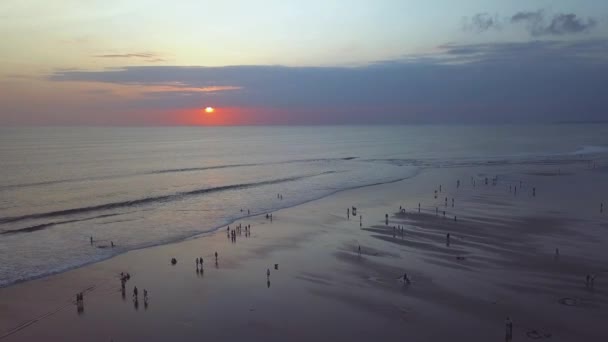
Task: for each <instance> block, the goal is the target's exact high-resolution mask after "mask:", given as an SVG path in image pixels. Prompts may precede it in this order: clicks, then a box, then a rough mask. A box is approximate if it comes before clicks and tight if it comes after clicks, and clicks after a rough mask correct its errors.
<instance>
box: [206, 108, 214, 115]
mask: <svg viewBox="0 0 608 342" xmlns="http://www.w3.org/2000/svg"><path fill="white" fill-rule="evenodd" d="M213 112H215V108H213V107H207V108H205V113H209V114H210V113H213Z"/></svg>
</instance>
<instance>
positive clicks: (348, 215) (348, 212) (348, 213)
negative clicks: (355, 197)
mask: <svg viewBox="0 0 608 342" xmlns="http://www.w3.org/2000/svg"><path fill="white" fill-rule="evenodd" d="M346 219H347V220H350V208H346Z"/></svg>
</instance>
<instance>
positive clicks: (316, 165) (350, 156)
mask: <svg viewBox="0 0 608 342" xmlns="http://www.w3.org/2000/svg"><path fill="white" fill-rule="evenodd" d="M607 152H608V125H531V126H522V125H514V126H509V125H502V126H482V125H479V126H372V127H362V126H353V127H348V126H330V127H221V128H217V127H213V128H210V127H208V128H175V127H173V128H83V127H72V128H50V127H49V128H0V165H1V167H0V286H6V285H8V284H11V283H13V282H16V281H21V280H26V279H31V278H35V277H40V276H44V275H47V274H51V273H55V272H60V271H63V270H66V269H70V268H73V267H77V266H81V265H84V264H87V263H90V262H94V261H97V260H102V259H105V258H108V257H111V256H113V255H115V254H118V253H122V252H125V251H127V250H130V249H134V248H141V247H145V246H151V245H155V244H160V243H166V242H171V241H176V240H180V239H184V238H187V237H190V236H193V235H197V234H200V233H204V232H210V231H213V230H215V229H218V228H220V227H222V226H224V225H226V224H229V223H230V222H233V221H234V220H237V219H239V218H240V217H243V216H245V215H246V214H247V209H249V210H250V211H251V214H257V213H264V212H269V211H273V210H276V209H279V208H284V207H289V206H293V205H297V204H300V203H303V202H306V201H310V200H313V199H318V198H321V197H323V196H327V195H329V194H332V193H334V192H336V191H340V190H344V189H349V188H354V187H360V186H365V185H371V184H378V183H386V182H392V181H396V180H400V179H405V178H409V177H415V176H416V174H417V173H418V172H419V171H420V170H421V169H422V168H432V167H458V166H463V165H471V164H487V163H493V164H517V163H522V164H528V163H551V162H556V161H557V162H559V161H562V160H569V159H575V158H581V156H583V155H584V156H593V155H605V154H606V153H607ZM277 193H281V194H283V200H279V199H277ZM241 209H243V211H241ZM90 236H93V237H94V239H95V240H96V246H97V247H99V248H91V246H90V245H89V243H88V241H89V237H90ZM110 241H114V243H115V244H116V245H117V246H116V248H114V249H112V248H103V247H105V246H107V245H109V243H110Z"/></svg>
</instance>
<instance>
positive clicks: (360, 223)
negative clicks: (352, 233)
mask: <svg viewBox="0 0 608 342" xmlns="http://www.w3.org/2000/svg"><path fill="white" fill-rule="evenodd" d="M359 227H363V215H359Z"/></svg>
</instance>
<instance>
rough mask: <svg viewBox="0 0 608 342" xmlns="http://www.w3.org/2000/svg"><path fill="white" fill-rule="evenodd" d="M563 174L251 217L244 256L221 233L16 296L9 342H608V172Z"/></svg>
mask: <svg viewBox="0 0 608 342" xmlns="http://www.w3.org/2000/svg"><path fill="white" fill-rule="evenodd" d="M559 168H560V170H559V172H557V175H556V166H554V165H533V166H522V165H517V166H510V167H495V166H492V167H478V168H464V167H463V168H452V169H429V170H423V171H422V172H421V174H420V175H418V176H417V177H414V178H412V179H408V180H405V181H401V182H397V183H392V184H385V185H380V186H373V187H367V188H361V189H356V190H350V191H345V192H341V193H338V194H335V195H333V196H330V197H327V198H324V199H321V200H318V201H314V202H310V203H307V204H304V205H300V206H297V207H294V208H289V209H284V210H280V211H277V212H274V213H273V222H272V223H271V222H270V221H269V220H266V219H265V218H264V217H263V216H261V217H251V218H247V219H244V220H242V221H241V223H242V224H243V225H246V224H251V226H252V232H251V236H248V237H247V236H246V235H245V233H244V232H243V233H242V234H241V235H238V236H237V240H236V243H232V242H231V241H230V239H229V238H228V237H227V235H226V232H225V230H220V231H218V232H216V233H214V234H211V235H208V236H204V237H200V238H193V239H190V240H187V241H184V242H180V243H176V244H170V245H165V246H159V247H153V248H148V249H142V250H137V251H132V252H129V253H126V254H123V255H120V256H118V257H115V258H113V259H110V260H107V261H104V262H100V263H97V264H93V265H90V266H87V267H83V268H80V269H76V270H72V271H69V272H65V273H62V274H58V275H54V276H50V277H47V278H43V279H37V280H33V281H29V282H25V283H21V284H17V285H13V286H10V287H7V288H2V289H0V341H2V342H4V341H38V340H47V341H83V340H87V341H135V340H141V341H167V340H187V341H190V340H192V341H194V340H197V341H198V340H201V339H205V340H222V341H223V340H248V341H251V340H255V341H257V340H260V341H261V340H264V341H285V340H292V341H309V340H313V339H315V340H323V341H325V340H333V341H367V340H370V339H375V340H381V341H403V340H405V339H407V340H410V341H448V340H454V341H502V340H504V339H505V324H504V321H505V318H506V317H507V316H509V317H511V319H512V320H513V322H514V331H513V335H514V336H513V340H514V341H525V340H548V341H606V340H608V328H607V327H606V324H605V322H606V317H608V263H606V260H608V251H607V250H606V248H605V247H606V246H608V244H607V243H608V231H607V230H606V229H607V228H606V227H607V222H608V213H606V212H604V213H600V212H599V203H600V202H602V201H604V203H606V202H607V201H605V200H604V199H603V197H604V196H606V195H605V194H606V193H608V189H605V187H606V184H608V173H606V171H602V170H603V169H594V170H590V169H588V168H587V167H586V165H583V164H582V163H581V164H577V163H573V164H571V165H560V166H559ZM496 175H498V182H497V185H496V186H493V185H492V182H491V181H489V185H484V179H485V177H488V178H490V179H491V178H493V177H494V176H496ZM471 177H474V179H475V181H476V186H475V187H473V185H472V183H471ZM458 179H459V180H460V181H461V184H460V187H459V188H457V187H456V182H457V180H458ZM520 181H522V184H521V186H520V183H519V182H520ZM439 184H441V185H442V192H441V193H438V198H437V199H434V197H433V191H434V190H436V189H437V190H438V189H439ZM509 186H512V187H514V186H517V187H518V190H517V194H515V193H514V192H513V191H511V192H510V191H509ZM532 187H535V188H536V196H532ZM602 187H604V188H602ZM272 195H275V194H269V196H272ZM446 196H447V197H448V205H447V207H446V206H445V197H446ZM452 198H454V199H455V201H454V202H455V205H454V207H452V205H451V204H452V202H451V200H452ZM419 202H420V203H421V211H420V213H419V212H418V203H419ZM605 205H606V204H605ZM351 206H356V207H357V209H358V214H361V215H362V216H363V225H362V227H360V226H359V218H358V217H357V218H352V217H351V219H350V220H347V219H346V208H349V207H351ZM399 206H403V207H405V213H401V212H399ZM436 208H438V211H439V214H438V215H436ZM444 210H445V211H446V214H445V218H444V217H443V211H444ZM385 214H389V223H388V225H386V224H385V221H384V220H385ZM454 216H457V220H456V221H454ZM393 226H401V227H403V234H401V230H400V229H399V230H397V233H396V234H395V235H394V229H393ZM447 233H450V236H451V238H450V244H449V246H448V245H446V234H447ZM83 243H88V241H83ZM358 246H361V254H359V253H358ZM556 248H559V256H558V257H556V255H555V249H556ZM215 251H217V252H218V254H219V259H218V263H217V265H216V264H215V262H214V257H213V254H214V252H215ZM172 257H175V258H176V259H177V260H178V263H177V264H176V265H171V263H170V259H171V258H172ZM197 257H203V258H204V272H196V265H195V258H197ZM274 264H279V265H278V270H275V269H274ZM267 269H270V270H271V275H270V277H269V278H267V277H266V270H267ZM120 272H129V273H130V274H131V279H130V280H129V281H128V282H127V284H126V296H125V297H124V298H123V297H122V295H121V291H120V280H119V274H120ZM404 272H407V274H408V276H409V277H410V279H411V284H409V285H407V284H404V283H403V281H402V276H403V274H404ZM587 274H595V275H596V278H595V286H594V288H589V287H588V286H586V284H585V276H586V275H587ZM134 286H137V287H138V289H139V301H138V303H137V304H138V305H135V303H134V302H133V300H132V299H131V293H132V290H133V287H134ZM143 289H147V290H148V291H149V301H148V304H147V305H145V304H144V301H143V298H142V294H143ZM81 291H84V310H83V312H81V313H79V312H78V311H77V307H76V305H75V302H74V299H75V295H76V293H77V292H81Z"/></svg>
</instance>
